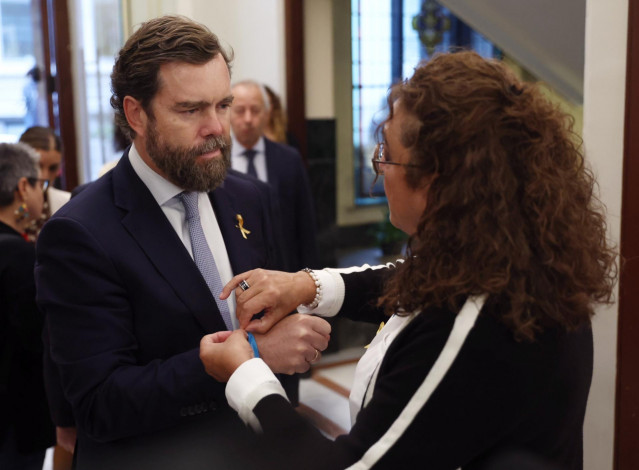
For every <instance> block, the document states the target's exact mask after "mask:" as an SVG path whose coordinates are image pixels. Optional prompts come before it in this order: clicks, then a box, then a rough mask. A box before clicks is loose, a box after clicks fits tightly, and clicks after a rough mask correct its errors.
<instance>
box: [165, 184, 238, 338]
mask: <svg viewBox="0 0 639 470" xmlns="http://www.w3.org/2000/svg"><path fill="white" fill-rule="evenodd" d="M178 197H179V198H180V200H181V201H182V204H184V209H185V211H186V222H187V224H188V225H189V235H191V250H193V259H194V260H195V264H196V265H197V267H198V269H199V270H200V272H201V273H202V277H204V280H205V281H206V285H207V286H209V290H210V291H211V294H213V298H214V299H215V303H217V308H218V309H219V310H220V313H221V314H222V319H223V320H224V323H225V324H226V327H227V328H228V329H229V330H232V329H233V323H231V312H230V311H229V306H228V304H227V303H226V300H220V298H219V297H220V293H221V292H222V280H221V279H220V273H219V272H218V271H217V265H216V264H215V258H213V253H211V249H210V248H209V244H208V243H207V242H206V237H205V236H204V230H202V223H201V222H200V213H199V211H198V208H197V198H198V193H192V192H191V193H187V192H183V193H180V194H179V195H178Z"/></svg>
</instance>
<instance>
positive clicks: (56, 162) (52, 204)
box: [19, 126, 71, 241]
mask: <svg viewBox="0 0 639 470" xmlns="http://www.w3.org/2000/svg"><path fill="white" fill-rule="evenodd" d="M19 140H20V142H22V143H24V144H27V145H29V146H30V147H31V148H33V149H35V150H36V152H38V154H39V155H40V163H39V166H40V174H41V176H42V178H44V179H46V180H48V181H49V187H48V189H47V190H46V191H45V193H44V209H43V211H42V216H41V217H40V218H39V219H37V220H34V223H33V225H32V226H31V227H28V228H27V233H28V234H29V237H30V239H31V240H32V241H35V240H36V239H37V237H38V234H39V233H40V230H41V229H42V226H43V225H44V223H45V222H46V221H47V220H49V218H50V217H51V216H52V215H53V214H54V213H55V212H56V211H57V210H58V209H60V207H62V206H63V205H64V204H66V203H67V202H68V201H69V199H70V198H71V193H70V192H68V191H63V190H61V189H58V188H56V187H55V186H54V184H55V181H56V179H57V178H58V176H60V171H61V168H62V153H61V150H62V144H61V142H60V137H58V136H57V135H56V133H55V132H54V131H53V129H51V128H49V127H41V126H33V127H30V128H28V129H27V130H26V131H24V133H23V134H22V135H21V136H20V139H19Z"/></svg>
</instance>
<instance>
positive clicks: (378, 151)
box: [371, 142, 419, 176]
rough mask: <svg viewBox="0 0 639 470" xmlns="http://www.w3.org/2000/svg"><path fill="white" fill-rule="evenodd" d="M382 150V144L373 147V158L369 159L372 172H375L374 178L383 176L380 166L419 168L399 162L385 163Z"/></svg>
mask: <svg viewBox="0 0 639 470" xmlns="http://www.w3.org/2000/svg"><path fill="white" fill-rule="evenodd" d="M384 150H385V148H384V143H383V142H382V143H379V144H377V145H376V146H375V151H374V152H373V158H371V163H372V164H373V171H374V172H375V176H383V175H384V167H383V166H382V165H398V166H412V167H415V168H419V165H415V164H414V163H399V162H389V161H387V160H386V154H385V153H384Z"/></svg>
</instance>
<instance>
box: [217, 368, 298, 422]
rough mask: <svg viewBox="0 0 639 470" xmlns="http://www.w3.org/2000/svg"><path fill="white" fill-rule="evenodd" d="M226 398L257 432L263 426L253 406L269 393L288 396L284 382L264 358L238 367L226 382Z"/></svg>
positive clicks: (243, 419)
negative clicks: (282, 382) (281, 381)
mask: <svg viewBox="0 0 639 470" xmlns="http://www.w3.org/2000/svg"><path fill="white" fill-rule="evenodd" d="M225 393H226V399H227V401H228V402H229V405H231V408H233V409H234V410H235V411H237V413H238V415H239V416H240V418H241V419H242V421H244V423H245V424H247V425H248V426H251V428H253V430H254V431H255V432H261V431H262V426H261V425H260V422H259V421H258V419H257V416H255V414H254V413H253V408H255V406H256V405H257V404H258V403H259V402H260V400H261V399H262V398H264V397H266V396H268V395H273V394H277V395H282V396H283V397H284V398H286V399H287V400H288V398H287V396H286V392H285V391H284V388H282V384H280V382H279V380H277V377H275V374H273V372H271V369H269V367H268V366H267V365H266V363H265V362H264V361H263V360H262V359H257V358H253V359H249V360H248V361H246V362H244V363H243V364H242V365H241V366H240V367H238V368H237V369H236V370H235V372H233V375H231V378H230V379H229V381H228V383H227V384H226V390H225Z"/></svg>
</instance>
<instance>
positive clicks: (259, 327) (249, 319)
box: [220, 269, 315, 333]
mask: <svg viewBox="0 0 639 470" xmlns="http://www.w3.org/2000/svg"><path fill="white" fill-rule="evenodd" d="M242 281H245V282H246V283H248V285H249V287H248V288H247V289H246V290H242V288H240V287H239V285H240V283H241V282H242ZM233 290H235V299H236V301H237V318H238V320H239V322H240V328H244V329H246V331H251V332H255V333H266V332H267V331H268V330H270V329H271V327H272V326H273V325H274V324H276V323H277V322H278V321H280V320H281V319H282V318H284V317H285V316H286V315H288V314H289V313H291V312H292V311H293V310H295V309H296V308H297V306H298V305H300V304H306V303H311V302H312V301H313V299H314V298H315V282H314V281H313V279H312V278H311V276H309V275H308V274H307V273H305V272H303V271H299V272H296V273H285V272H281V271H267V270H264V269H254V270H252V271H247V272H245V273H242V274H238V275H237V276H235V277H234V278H233V279H231V281H230V282H229V283H228V284H227V285H226V286H224V289H223V290H222V294H221V295H220V299H222V300H224V299H227V298H228V297H229V295H231V292H233ZM261 312H263V313H264V315H263V316H262V318H260V319H253V316H254V315H255V314H258V313H261Z"/></svg>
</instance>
